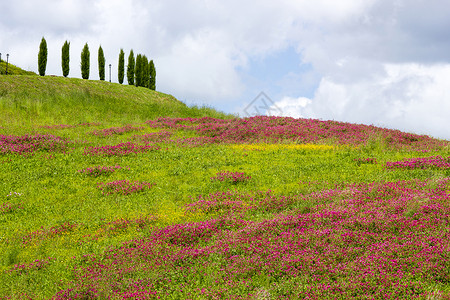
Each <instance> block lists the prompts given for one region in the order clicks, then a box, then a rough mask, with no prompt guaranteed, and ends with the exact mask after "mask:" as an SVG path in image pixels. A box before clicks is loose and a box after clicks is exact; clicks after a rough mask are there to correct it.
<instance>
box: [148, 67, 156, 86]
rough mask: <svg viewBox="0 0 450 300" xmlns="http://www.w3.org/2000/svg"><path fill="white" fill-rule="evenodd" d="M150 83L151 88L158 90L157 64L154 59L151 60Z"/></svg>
mask: <svg viewBox="0 0 450 300" xmlns="http://www.w3.org/2000/svg"><path fill="white" fill-rule="evenodd" d="M149 69H150V84H149V88H150V89H151V90H153V91H154V90H156V69H155V64H154V63H153V60H151V61H150V66H149Z"/></svg>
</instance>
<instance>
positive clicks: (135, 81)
mask: <svg viewBox="0 0 450 300" xmlns="http://www.w3.org/2000/svg"><path fill="white" fill-rule="evenodd" d="M69 49H70V42H68V41H66V42H65V43H64V45H63V46H62V49H61V68H62V71H63V76H64V77H67V76H68V75H69V71H70V68H69V62H70V54H69ZM47 54H48V51H47V41H46V40H45V38H42V40H41V44H40V46H39V54H38V69H39V75H41V76H45V70H46V68H47ZM105 64H106V59H105V54H104V52H103V49H102V46H100V47H99V48H98V72H99V77H100V80H105ZM89 73H90V52H89V46H88V44H87V43H86V44H85V45H84V47H83V50H82V51H81V77H82V78H83V79H89ZM117 73H118V80H119V83H120V84H122V83H123V82H124V78H125V52H124V51H123V49H120V53H119V63H118V72H117ZM126 75H127V82H128V84H129V85H135V86H141V87H146V88H149V89H151V90H155V89H156V69H155V64H154V63H153V60H149V59H148V58H147V56H145V55H142V54H138V55H136V57H135V55H134V52H133V50H131V51H130V54H129V56H128V65H127V67H126Z"/></svg>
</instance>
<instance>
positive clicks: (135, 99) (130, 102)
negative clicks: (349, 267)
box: [0, 76, 231, 125]
mask: <svg viewBox="0 0 450 300" xmlns="http://www.w3.org/2000/svg"><path fill="white" fill-rule="evenodd" d="M158 116H172V117H203V116H211V117H219V118H227V117H228V118H229V117H231V116H227V115H225V114H223V113H220V112H217V111H215V110H213V109H210V108H205V107H202V108H198V107H192V108H190V107H188V106H186V105H185V104H184V103H182V102H181V101H178V100H177V99H175V98H174V97H173V96H171V95H167V94H164V93H160V92H156V91H152V90H149V89H146V88H141V87H135V86H129V85H120V84H117V83H110V82H105V81H94V80H83V79H76V78H64V77H53V76H45V77H41V76H0V125H1V124H2V123H3V124H4V123H7V124H10V125H11V124H21V125H26V124H30V125H31V124H35V125H36V124H47V125H48V124H61V123H73V124H76V123H84V122H92V121H102V122H111V123H115V122H119V123H123V122H141V121H145V120H148V119H153V118H155V117H158Z"/></svg>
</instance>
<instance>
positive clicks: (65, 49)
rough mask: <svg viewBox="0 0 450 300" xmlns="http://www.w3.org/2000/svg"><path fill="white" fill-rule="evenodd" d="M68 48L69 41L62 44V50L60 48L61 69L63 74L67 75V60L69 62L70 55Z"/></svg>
mask: <svg viewBox="0 0 450 300" xmlns="http://www.w3.org/2000/svg"><path fill="white" fill-rule="evenodd" d="M69 48H70V43H69V42H67V41H66V42H65V43H64V45H63V46H62V50H61V52H62V53H61V66H62V71H63V76H64V77H67V75H69V70H70V69H69V62H70V55H69Z"/></svg>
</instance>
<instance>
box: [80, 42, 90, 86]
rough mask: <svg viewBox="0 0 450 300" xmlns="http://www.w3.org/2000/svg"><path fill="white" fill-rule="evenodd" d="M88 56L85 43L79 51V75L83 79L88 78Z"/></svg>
mask: <svg viewBox="0 0 450 300" xmlns="http://www.w3.org/2000/svg"><path fill="white" fill-rule="evenodd" d="M90 56H91V54H90V53H89V46H88V44H87V43H86V44H85V45H84V47H83V51H81V77H82V78H83V79H89V68H90Z"/></svg>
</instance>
